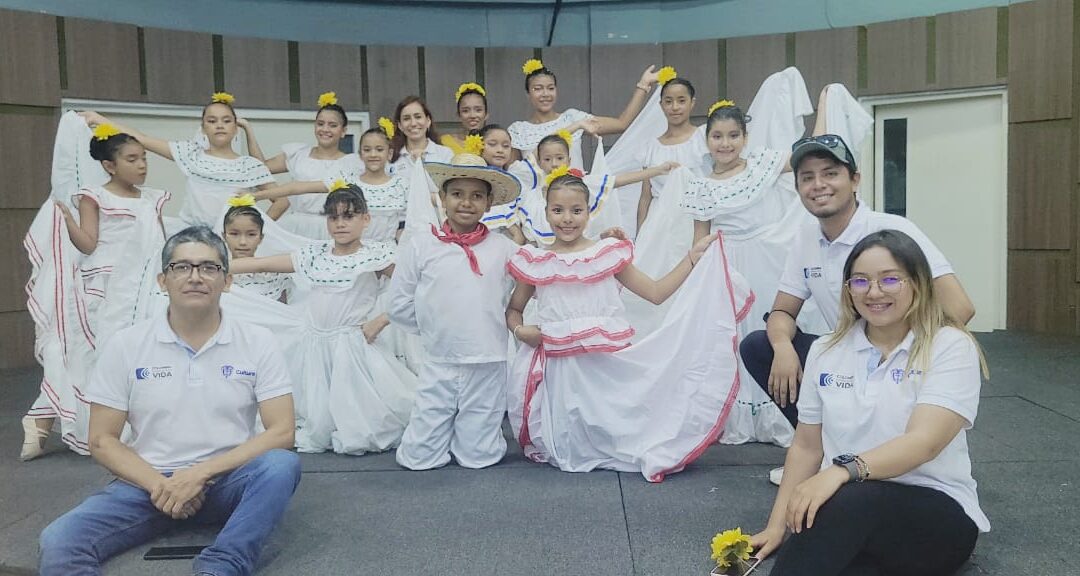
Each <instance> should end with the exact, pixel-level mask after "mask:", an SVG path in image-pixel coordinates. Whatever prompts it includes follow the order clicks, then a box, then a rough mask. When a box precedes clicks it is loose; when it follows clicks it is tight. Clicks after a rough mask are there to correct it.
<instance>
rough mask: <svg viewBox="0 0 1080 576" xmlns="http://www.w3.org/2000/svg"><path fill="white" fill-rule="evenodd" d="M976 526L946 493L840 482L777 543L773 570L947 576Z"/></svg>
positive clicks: (775, 574) (966, 552)
mask: <svg viewBox="0 0 1080 576" xmlns="http://www.w3.org/2000/svg"><path fill="white" fill-rule="evenodd" d="M978 535H979V530H978V528H977V527H976V526H975V523H974V522H972V521H971V518H969V517H968V515H967V514H965V513H964V509H963V508H962V507H961V506H960V504H958V503H957V502H956V500H953V499H952V498H951V497H949V496H948V495H946V494H945V493H944V492H940V491H938V490H934V489H932V488H924V487H922V486H908V485H905V484H898V483H896V482H887V481H881V482H879V481H873V480H870V481H867V482H861V483H850V484H844V485H843V486H841V487H840V490H838V491H837V492H836V494H835V495H833V497H832V498H831V499H829V501H828V502H826V503H825V504H824V505H823V506H822V507H821V508H820V509H819V510H818V513H817V518H815V519H814V527H813V528H811V529H809V530H803V531H802V533H801V534H792V535H790V536H789V537H788V540H787V541H786V542H784V544H783V545H782V546H781V547H780V551H779V555H778V556H777V559H776V564H775V565H774V566H773V569H772V572H770V574H771V575H772V576H791V575H798V576H947V575H950V574H954V573H955V572H956V571H957V570H958V569H960V567H961V566H963V564H964V562H966V561H967V559H968V557H970V556H971V551H972V550H974V549H975V539H976V538H977V537H978Z"/></svg>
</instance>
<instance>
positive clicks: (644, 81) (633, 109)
mask: <svg viewBox="0 0 1080 576" xmlns="http://www.w3.org/2000/svg"><path fill="white" fill-rule="evenodd" d="M655 68H656V67H655V66H649V67H648V68H646V69H645V72H643V73H642V74H641V79H640V80H638V83H637V85H636V86H634V93H633V95H631V96H630V101H629V102H627V103H626V108H624V109H623V111H622V114H619V117H618V118H612V117H611V116H595V119H596V121H597V123H598V128H597V131H596V133H597V134H600V135H604V134H618V133H619V132H622V131H623V130H626V128H627V127H628V126H630V123H631V122H633V121H634V118H637V115H638V113H639V112H641V109H642V108H644V107H645V102H646V101H648V99H649V90H651V89H652V87H653V85H655V84H656V77H657V73H656V72H655V71H654V70H655Z"/></svg>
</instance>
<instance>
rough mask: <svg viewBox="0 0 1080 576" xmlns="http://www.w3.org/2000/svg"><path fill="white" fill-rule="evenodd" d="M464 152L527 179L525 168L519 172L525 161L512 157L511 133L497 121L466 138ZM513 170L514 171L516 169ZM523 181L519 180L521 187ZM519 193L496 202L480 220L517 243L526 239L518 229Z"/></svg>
mask: <svg viewBox="0 0 1080 576" xmlns="http://www.w3.org/2000/svg"><path fill="white" fill-rule="evenodd" d="M463 151H464V152H466V153H468V154H475V155H477V156H480V157H481V158H483V159H484V162H487V165H488V166H491V167H492V168H498V169H499V170H502V171H503V172H509V173H510V175H511V176H513V177H514V178H516V179H517V180H518V182H519V183H522V182H523V179H524V180H526V181H527V180H529V176H528V168H525V173H524V174H523V173H522V167H523V166H527V165H528V164H527V163H525V162H522V161H521V160H517V161H515V160H514V148H513V146H512V145H511V143H510V134H509V133H508V132H507V131H506V129H505V128H503V127H502V126H500V125H498V124H487V125H485V126H484V127H482V128H481V129H480V131H479V132H478V133H477V134H472V135H469V136H467V137H466V138H465V142H464V148H463ZM515 170H516V171H515ZM525 186H526V184H524V183H522V186H521V187H522V189H524V188H525ZM520 198H521V196H520V195H518V196H517V197H515V198H514V199H513V200H511V201H510V202H507V203H505V204H496V205H493V206H492V207H491V209H490V210H488V211H487V212H486V213H485V214H484V217H483V218H481V219H480V222H481V223H483V224H484V225H485V226H487V227H488V228H489V229H490V230H497V231H500V232H502V233H503V234H506V235H507V236H508V237H509V238H510V239H511V240H513V241H514V242H515V243H516V244H518V245H521V244H524V243H525V242H526V238H525V235H524V234H523V233H522V231H521V224H520V223H519V222H518V210H517V207H518V200H519V199H520Z"/></svg>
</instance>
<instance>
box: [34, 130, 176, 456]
mask: <svg viewBox="0 0 1080 576" xmlns="http://www.w3.org/2000/svg"><path fill="white" fill-rule="evenodd" d="M87 144H89V154H87ZM54 150H55V159H54V160H55V164H54V174H53V177H52V181H53V182H54V183H60V184H57V185H56V186H54V189H53V197H52V199H50V200H48V201H47V202H46V204H45V205H44V206H43V207H42V208H41V210H40V212H39V213H38V216H37V218H35V219H34V222H33V224H32V225H31V227H30V231H29V232H28V233H27V236H26V242H25V243H26V246H27V250H28V253H29V254H30V255H31V258H30V264H31V276H30V281H29V282H28V283H27V290H28V296H29V301H30V302H31V310H33V314H32V317H33V320H34V322H35V323H36V326H37V330H36V331H35V332H36V337H37V342H36V343H35V350H38V351H39V352H40V354H39V355H38V360H39V361H40V362H41V364H42V368H43V370H44V374H45V379H44V380H43V382H42V390H41V396H40V397H39V398H38V400H37V401H36V402H35V403H34V404H33V406H32V408H31V409H30V411H29V412H28V413H27V415H26V417H25V418H24V419H23V432H24V439H23V445H22V451H21V455H20V457H21V459H22V460H31V459H33V458H37V457H38V456H41V455H42V454H43V453H44V450H43V448H44V442H45V440H46V438H47V437H48V436H49V433H50V431H51V429H52V428H53V424H54V423H55V422H56V420H57V419H59V420H60V433H61V439H62V440H63V441H64V442H65V443H66V444H67V445H68V446H69V447H71V449H72V450H74V451H76V452H78V453H80V454H86V453H87V449H88V447H87V422H88V412H87V410H88V408H89V407H88V406H87V405H86V404H84V403H83V402H81V401H79V400H78V395H79V393H78V391H79V390H86V381H87V377H88V375H89V374H90V373H91V372H93V367H94V362H95V360H96V358H97V346H96V345H97V344H99V343H100V341H101V340H102V339H104V338H106V337H107V336H108V335H109V334H113V333H115V332H116V331H118V330H120V329H122V328H125V327H127V326H128V325H130V324H131V322H132V320H133V319H138V318H141V317H142V315H141V314H142V312H141V309H138V310H137V303H138V302H140V296H141V294H142V291H141V287H143V286H146V285H147V284H148V283H149V282H152V281H153V278H152V277H150V276H152V275H153V271H155V270H160V264H158V267H157V268H155V267H154V266H153V263H154V261H155V260H156V261H157V262H160V253H161V246H162V243H163V242H164V240H165V232H164V230H163V227H162V223H161V211H162V207H163V206H164V204H165V202H166V201H167V200H168V199H169V193H168V192H166V191H164V190H158V189H155V188H151V187H148V186H146V185H145V182H146V148H145V147H144V146H143V145H142V144H141V143H139V141H138V140H136V138H135V137H134V136H132V135H130V134H127V133H125V132H124V131H122V130H121V129H120V128H118V127H116V126H113V125H111V124H105V123H101V124H98V125H97V126H96V127H95V128H94V130H93V131H91V130H90V128H89V127H88V126H87V123H86V121H85V120H84V119H83V118H80V117H79V116H78V115H77V114H75V113H74V112H68V113H66V114H64V116H63V117H62V118H61V120H60V125H59V128H58V130H57V133H56V146H55V147H54ZM65 184H67V186H65ZM147 270H150V273H149V274H147V272H146V271H147ZM61 338H62V341H61Z"/></svg>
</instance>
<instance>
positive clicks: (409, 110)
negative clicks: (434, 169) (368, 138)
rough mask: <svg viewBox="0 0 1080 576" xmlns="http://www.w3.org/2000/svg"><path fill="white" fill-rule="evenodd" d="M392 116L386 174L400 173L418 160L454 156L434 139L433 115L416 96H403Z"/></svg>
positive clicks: (442, 158)
mask: <svg viewBox="0 0 1080 576" xmlns="http://www.w3.org/2000/svg"><path fill="white" fill-rule="evenodd" d="M393 120H394V124H395V128H396V130H395V131H394V137H393V138H392V139H391V142H390V147H391V156H390V170H389V171H390V174H401V175H403V176H404V175H405V171H406V170H409V169H410V168H412V167H413V166H415V165H416V163H417V161H418V160H423V161H424V162H441V163H448V162H450V159H451V158H453V157H454V152H453V150H451V149H449V148H447V147H446V146H443V145H442V144H436V143H435V141H436V140H438V139H439V132H438V131H437V130H436V129H435V119H434V118H432V116H431V110H429V109H428V107H427V104H426V103H425V102H424V100H423V99H422V98H420V97H419V96H406V97H405V98H403V99H402V100H401V102H398V105H397V108H395V109H394V118H393ZM432 190H434V185H432Z"/></svg>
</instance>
